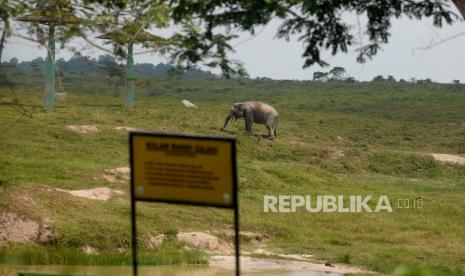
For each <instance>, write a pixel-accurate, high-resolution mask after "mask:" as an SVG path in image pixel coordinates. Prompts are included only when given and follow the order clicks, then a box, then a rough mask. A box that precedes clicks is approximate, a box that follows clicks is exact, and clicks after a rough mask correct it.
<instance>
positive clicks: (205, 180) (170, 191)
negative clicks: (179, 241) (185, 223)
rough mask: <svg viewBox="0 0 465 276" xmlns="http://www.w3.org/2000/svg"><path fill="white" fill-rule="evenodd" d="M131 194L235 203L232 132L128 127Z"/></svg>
mask: <svg viewBox="0 0 465 276" xmlns="http://www.w3.org/2000/svg"><path fill="white" fill-rule="evenodd" d="M130 143H131V169H132V175H131V177H132V178H131V183H132V189H133V190H132V193H133V197H134V199H135V200H147V201H151V200H153V201H161V202H179V203H189V204H200V205H210V206H222V207H231V208H232V207H234V206H235V205H234V204H235V202H236V164H235V163H236V162H235V140H234V139H233V138H223V137H218V138H215V137H207V136H185V135H168V134H165V133H142V132H132V133H131V134H130Z"/></svg>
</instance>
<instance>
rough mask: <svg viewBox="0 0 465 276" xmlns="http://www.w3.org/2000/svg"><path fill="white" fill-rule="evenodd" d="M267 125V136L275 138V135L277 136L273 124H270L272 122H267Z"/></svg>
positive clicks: (271, 138)
mask: <svg viewBox="0 0 465 276" xmlns="http://www.w3.org/2000/svg"><path fill="white" fill-rule="evenodd" d="M265 126H266V129H267V130H268V137H267V138H268V139H270V140H273V139H274V136H275V135H274V130H273V126H272V125H270V124H266V125H265Z"/></svg>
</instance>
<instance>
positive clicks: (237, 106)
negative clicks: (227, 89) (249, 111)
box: [233, 103, 244, 111]
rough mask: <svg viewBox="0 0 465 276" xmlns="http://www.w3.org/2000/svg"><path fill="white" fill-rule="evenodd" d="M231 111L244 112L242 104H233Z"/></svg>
mask: <svg viewBox="0 0 465 276" xmlns="http://www.w3.org/2000/svg"><path fill="white" fill-rule="evenodd" d="M233 109H235V110H239V111H244V103H235V104H233Z"/></svg>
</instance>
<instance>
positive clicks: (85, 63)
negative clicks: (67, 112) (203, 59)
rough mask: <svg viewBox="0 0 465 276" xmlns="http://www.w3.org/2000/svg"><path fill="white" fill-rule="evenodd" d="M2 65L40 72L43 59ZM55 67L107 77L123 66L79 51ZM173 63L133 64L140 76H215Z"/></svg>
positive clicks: (22, 71) (120, 71)
mask: <svg viewBox="0 0 465 276" xmlns="http://www.w3.org/2000/svg"><path fill="white" fill-rule="evenodd" d="M2 66H3V67H4V68H5V70H4V71H8V72H9V73H10V74H11V73H19V74H25V73H36V74H41V71H42V70H43V68H44V66H45V60H44V59H43V58H41V57H39V58H36V59H34V60H32V61H23V62H18V59H17V58H12V59H11V60H10V61H7V62H3V63H2ZM56 67H57V71H58V72H59V74H63V73H69V72H82V73H86V74H98V75H105V76H109V77H117V78H120V79H122V78H124V71H125V67H124V65H123V64H121V63H120V62H118V61H117V60H116V59H115V58H114V57H113V56H111V55H108V54H107V55H100V56H98V57H97V59H96V58H91V57H89V56H82V55H81V54H80V53H76V54H75V55H74V56H72V57H71V58H70V59H69V60H65V59H63V58H60V59H58V60H57V61H56ZM175 69H176V68H175V67H174V66H173V65H169V64H163V63H160V64H157V65H154V64H151V63H137V64H135V65H134V70H135V72H136V74H137V75H138V76H140V77H149V76H152V77H153V76H166V75H168V74H178V75H179V76H184V77H189V78H193V77H205V78H215V77H217V76H216V75H214V74H213V73H211V72H208V71H203V70H201V69H200V68H197V67H195V66H194V67H192V68H190V69H188V70H185V71H176V70H175Z"/></svg>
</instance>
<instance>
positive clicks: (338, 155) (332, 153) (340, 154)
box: [328, 149, 344, 159]
mask: <svg viewBox="0 0 465 276" xmlns="http://www.w3.org/2000/svg"><path fill="white" fill-rule="evenodd" d="M328 154H329V156H330V157H331V158H334V159H338V158H341V157H344V151H342V150H340V149H330V150H328Z"/></svg>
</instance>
